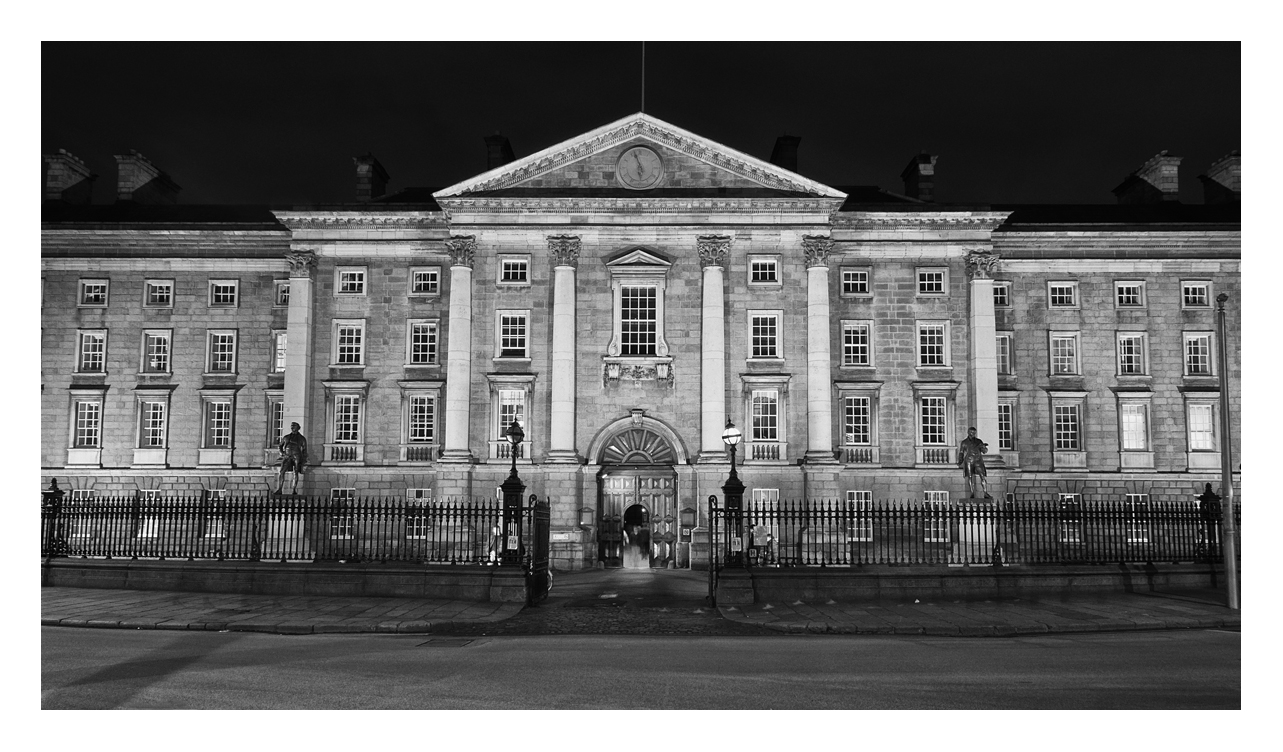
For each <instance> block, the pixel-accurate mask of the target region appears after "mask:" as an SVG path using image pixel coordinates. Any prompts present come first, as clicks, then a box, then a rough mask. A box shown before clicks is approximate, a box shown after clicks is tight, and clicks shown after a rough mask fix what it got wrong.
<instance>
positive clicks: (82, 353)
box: [76, 329, 107, 373]
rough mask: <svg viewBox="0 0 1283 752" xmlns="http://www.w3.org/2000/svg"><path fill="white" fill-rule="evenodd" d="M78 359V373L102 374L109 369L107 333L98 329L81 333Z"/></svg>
mask: <svg viewBox="0 0 1283 752" xmlns="http://www.w3.org/2000/svg"><path fill="white" fill-rule="evenodd" d="M77 350H78V352H79V356H78V357H77V358H76V371H77V372H78V373H102V372H103V371H105V370H106V369H107V331H106V330H105V329H98V330H94V331H82V332H80V342H79V344H78V346H77Z"/></svg>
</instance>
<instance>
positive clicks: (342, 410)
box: [334, 394, 361, 444]
mask: <svg viewBox="0 0 1283 752" xmlns="http://www.w3.org/2000/svg"><path fill="white" fill-rule="evenodd" d="M334 443H335V444H359V443H361V396H360V395H358V394H336V395H334Z"/></svg>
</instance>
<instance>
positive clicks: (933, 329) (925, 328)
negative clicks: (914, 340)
mask: <svg viewBox="0 0 1283 752" xmlns="http://www.w3.org/2000/svg"><path fill="white" fill-rule="evenodd" d="M944 330H945V327H944V324H919V325H918V365H922V366H943V365H947V364H946V363H945V360H944Z"/></svg>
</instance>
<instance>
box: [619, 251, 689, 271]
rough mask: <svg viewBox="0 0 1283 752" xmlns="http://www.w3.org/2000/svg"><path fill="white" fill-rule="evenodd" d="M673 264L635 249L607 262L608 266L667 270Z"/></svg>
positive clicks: (650, 253) (650, 252) (658, 256)
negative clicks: (646, 267) (647, 267)
mask: <svg viewBox="0 0 1283 752" xmlns="http://www.w3.org/2000/svg"><path fill="white" fill-rule="evenodd" d="M672 265H673V262H671V261H669V260H668V259H666V258H664V257H663V256H660V255H659V254H657V253H654V252H652V251H648V250H646V249H645V248H633V249H631V250H627V251H624V252H623V253H621V254H620V255H618V256H616V257H615V258H613V259H611V260H609V261H607V262H606V266H612V267H619V266H634V267H636V266H649V267H659V268H662V269H667V268H668V267H670V266H672Z"/></svg>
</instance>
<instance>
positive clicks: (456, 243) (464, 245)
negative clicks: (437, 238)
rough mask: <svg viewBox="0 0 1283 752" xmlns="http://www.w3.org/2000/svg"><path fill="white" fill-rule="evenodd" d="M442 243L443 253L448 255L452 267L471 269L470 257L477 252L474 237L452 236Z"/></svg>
mask: <svg viewBox="0 0 1283 752" xmlns="http://www.w3.org/2000/svg"><path fill="white" fill-rule="evenodd" d="M444 243H445V252H446V253H448V254H450V261H451V263H452V264H453V265H454V266H466V267H469V268H471V267H472V257H473V256H474V255H475V254H476V252H477V238H476V236H475V235H452V236H451V237H450V239H449V240H446V241H444Z"/></svg>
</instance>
